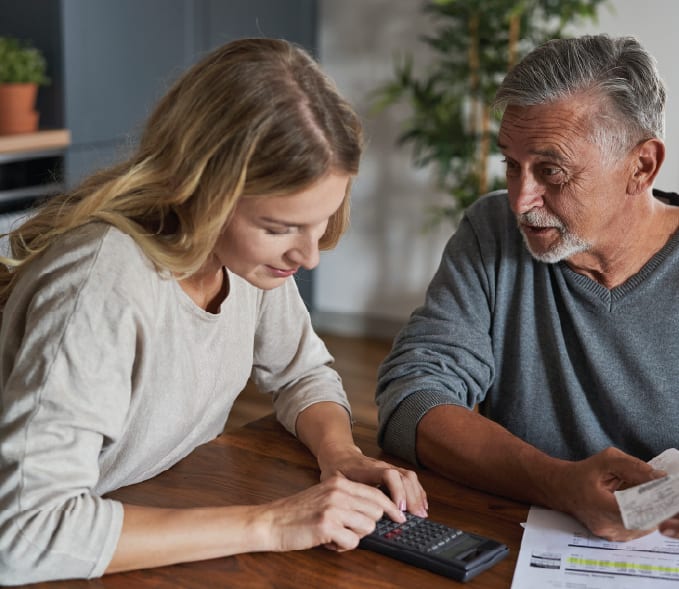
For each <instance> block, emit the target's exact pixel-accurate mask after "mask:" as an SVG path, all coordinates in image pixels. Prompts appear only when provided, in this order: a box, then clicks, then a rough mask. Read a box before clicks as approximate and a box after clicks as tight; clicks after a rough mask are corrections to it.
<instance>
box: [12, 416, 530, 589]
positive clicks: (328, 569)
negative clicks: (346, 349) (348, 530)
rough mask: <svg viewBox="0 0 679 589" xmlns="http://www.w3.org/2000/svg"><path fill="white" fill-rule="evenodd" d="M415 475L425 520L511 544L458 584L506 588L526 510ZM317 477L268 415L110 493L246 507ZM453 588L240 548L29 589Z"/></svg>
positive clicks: (369, 561) (363, 566)
mask: <svg viewBox="0 0 679 589" xmlns="http://www.w3.org/2000/svg"><path fill="white" fill-rule="evenodd" d="M354 436H355V439H356V442H357V443H358V445H359V446H360V447H361V449H362V450H363V451H364V453H365V454H366V455H368V456H374V457H383V456H382V454H381V451H380V449H379V447H378V446H377V444H376V442H375V427H374V426H366V425H361V424H356V425H355V427H354ZM389 460H390V461H392V462H395V463H398V461H395V460H393V459H391V458H389ZM398 464H403V463H398ZM403 465H404V466H405V464H403ZM420 480H421V481H422V484H423V485H424V487H425V489H426V490H427V495H428V499H429V517H430V518H431V519H433V520H436V521H441V522H444V523H448V524H450V525H453V526H456V527H459V528H462V529H464V530H467V531H470V532H476V533H478V534H481V535H484V536H489V537H491V538H494V539H496V540H499V541H501V542H504V543H505V544H507V546H509V549H510V554H509V556H508V557H507V558H505V559H504V560H503V561H501V562H500V563H498V564H496V565H495V566H494V567H493V568H492V569H490V570H487V571H484V572H483V573H481V574H480V575H479V576H478V577H476V578H474V579H472V580H471V581H469V582H467V583H465V584H464V586H466V587H470V588H478V589H482V588H483V589H508V588H509V587H510V585H511V580H512V575H513V573H514V567H515V565H516V558H517V556H518V552H519V545H520V542H521V535H522V528H521V526H520V523H521V522H524V521H525V520H526V517H527V513H528V506H526V505H524V504H521V503H517V502H515V501H511V500H509V499H504V498H501V497H496V496H494V495H489V494H485V493H481V492H478V491H474V490H471V489H469V488H466V487H463V486H461V485H457V484H455V483H453V482H451V481H448V480H446V479H444V478H442V477H440V476H438V475H436V474H434V473H431V472H428V471H422V472H421V473H420ZM316 482H318V469H317V467H316V462H315V459H314V458H313V456H311V454H310V453H309V452H308V450H306V448H305V447H304V446H303V445H302V444H300V443H299V442H298V441H296V440H295V439H294V438H293V437H292V436H291V435H290V434H288V433H287V432H286V431H285V430H284V429H283V428H282V427H281V426H280V425H279V424H278V423H277V422H276V421H275V420H274V418H273V417H271V416H269V417H265V418H263V419H260V420H258V421H254V422H252V423H250V424H248V425H246V426H244V427H242V428H240V429H237V430H235V431H233V432H230V433H227V434H224V435H222V436H221V437H219V438H217V439H216V440H213V441H212V442H210V443H208V444H205V445H204V446H201V447H199V448H198V449H196V450H195V451H194V452H193V454H191V455H190V456H189V457H187V458H185V459H184V460H183V461H181V462H180V463H179V464H177V465H175V466H174V467H173V468H171V469H170V470H168V471H166V472H164V473H163V474H161V475H159V476H158V477H156V478H154V479H152V480H149V481H145V482H143V483H140V484H137V485H133V486H130V487H126V488H124V489H120V490H118V491H116V492H114V493H112V494H111V496H112V497H115V498H117V499H120V500H122V501H126V502H129V503H136V504H141V505H154V506H159V507H195V506H209V505H233V504H245V503H250V504H252V503H263V502H266V501H269V500H272V499H276V498H279V497H284V496H287V495H291V494H292V493H295V492H297V491H301V490H302V489H305V488H307V487H309V486H311V485H313V484H314V483H316ZM455 586H460V587H462V585H461V584H458V583H456V582H455V581H453V580H451V579H448V578H446V577H442V576H440V575H436V574H434V573H430V572H428V571H424V570H421V569H418V568H415V567H412V566H409V565H405V564H402V563H400V562H398V561H395V560H393V559H390V558H387V557H385V556H382V555H379V554H376V553H374V552H370V551H366V550H362V549H357V550H353V551H350V552H344V553H336V552H332V551H330V550H326V549H324V548H315V549H313V550H305V551H298V552H286V553H254V554H243V555H238V556H231V557H226V558H219V559H214V560H209V561H202V562H194V563H187V564H181V565H174V566H167V567H161V568H156V569H146V570H141V571H133V572H129V573H120V574H115V575H107V576H105V577H103V578H101V579H95V580H92V581H63V582H51V583H37V584H33V585H28V586H26V587H32V588H38V587H40V588H43V589H58V588H68V589H78V588H86V587H97V588H103V587H105V588H110V589H136V588H168V589H169V588H177V587H179V588H182V589H212V588H222V587H225V588H226V587H228V588H236V587H246V588H248V589H257V588H267V589H268V588H281V589H287V588H290V589H308V588H315V587H322V588H323V589H331V588H336V587H338V588H351V589H357V588H361V589H363V588H387V587H413V588H417V589H419V588H426V589H432V588H437V587H448V588H450V587H455Z"/></svg>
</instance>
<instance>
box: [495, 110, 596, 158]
mask: <svg viewBox="0 0 679 589" xmlns="http://www.w3.org/2000/svg"><path fill="white" fill-rule="evenodd" d="M536 118H537V117H530V118H529V117H509V118H508V119H507V120H506V121H503V124H502V126H501V128H500V134H499V138H498V143H499V144H500V146H501V147H502V148H511V147H521V148H524V149H526V151H528V152H529V153H532V154H535V155H544V156H547V157H553V158H555V159H572V158H573V157H575V150H574V147H575V145H576V144H577V143H578V142H579V141H580V140H582V139H584V138H585V137H586V134H585V127H584V126H582V125H580V124H574V121H573V120H572V119H571V120H567V119H565V118H563V117H554V118H551V119H549V118H545V117H542V120H541V122H540V123H539V125H538V126H536V125H535V124H533V123H532V120H534V119H536ZM578 118H580V117H578ZM578 122H579V121H578ZM567 123H568V124H567ZM516 135H519V136H520V139H519V138H517V137H514V136H516ZM518 143H520V144H518Z"/></svg>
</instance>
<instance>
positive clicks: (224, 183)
mask: <svg viewBox="0 0 679 589" xmlns="http://www.w3.org/2000/svg"><path fill="white" fill-rule="evenodd" d="M361 148H362V134H361V125H360V122H359V120H358V117H357V116H356V114H355V113H354V111H353V110H352V108H351V107H350V106H349V104H348V103H347V102H346V101H345V100H344V99H343V98H342V97H341V96H340V95H339V94H338V92H337V89H336V88H335V86H334V84H333V83H332V81H331V80H330V79H329V78H328V77H327V76H325V75H324V74H323V73H322V72H321V71H320V69H319V67H318V65H317V64H316V63H315V61H314V60H313V59H312V58H311V57H310V56H309V54H307V53H306V52H305V51H304V50H302V49H300V48H298V47H296V46H294V45H292V44H290V43H288V42H286V41H283V40H277V39H264V38H259V39H240V40H237V41H233V42H231V43H227V44H226V45H224V46H222V47H220V48H219V49H217V50H215V51H213V52H212V53H210V54H208V55H207V56H206V57H205V58H204V59H203V60H201V61H200V62H199V63H197V64H196V65H194V66H193V67H192V68H190V69H189V70H188V71H187V72H186V73H185V74H184V75H183V76H182V77H181V78H180V79H179V80H178V81H177V82H176V83H175V84H174V85H173V86H172V88H171V89H170V90H169V91H168V93H167V94H166V95H165V96H164V97H163V98H162V99H161V100H160V102H159V103H158V104H157V106H156V108H155V110H154V112H153V113H152V114H151V116H150V118H149V120H148V121H147V124H146V126H145V129H144V132H143V134H142V137H141V139H140V143H139V147H138V149H137V150H136V152H135V153H134V154H133V155H132V156H131V157H130V158H129V159H128V160H127V161H125V162H123V163H120V164H118V165H115V166H113V167H110V168H108V169H105V170H102V171H99V172H97V173H95V174H93V175H92V176H90V177H89V178H88V179H86V180H85V181H84V182H83V183H82V184H81V185H80V186H79V187H77V188H76V189H75V190H73V191H72V192H70V193H68V194H64V195H60V196H57V197H54V198H52V199H50V200H48V201H47V202H46V203H45V204H43V205H42V206H40V207H39V208H37V210H36V212H35V214H34V215H33V216H31V217H30V218H29V219H28V220H27V221H26V222H25V223H24V224H23V225H21V226H20V227H18V228H17V229H16V230H13V231H12V232H11V233H9V234H8V236H9V243H10V248H11V256H10V257H8V258H3V259H2V260H1V261H2V262H4V265H2V264H0V308H4V305H5V303H6V301H7V299H8V298H9V295H10V294H11V292H12V289H13V287H14V285H15V283H16V281H17V280H18V278H19V277H20V276H21V274H22V273H23V272H25V271H26V269H27V268H28V267H29V266H30V262H31V261H32V260H33V259H35V258H36V256H38V255H39V254H40V253H41V252H43V251H44V250H45V249H47V248H48V247H49V246H50V245H52V244H53V243H54V242H55V240H56V239H58V238H59V237H60V236H61V235H63V234H64V233H66V232H68V231H71V230H73V229H75V228H77V227H80V226H82V225H84V224H86V223H90V222H92V221H103V222H106V223H109V224H111V225H113V226H115V227H117V228H118V229H119V230H121V231H123V232H124V233H127V234H129V235H130V236H131V237H132V238H133V239H134V240H135V241H136V242H137V243H138V245H139V246H140V247H141V249H142V250H143V251H144V253H145V254H146V255H147V256H148V258H149V259H150V260H151V261H152V262H153V263H154V265H155V266H156V268H157V269H158V270H159V271H164V272H169V273H172V274H174V275H177V276H178V277H186V276H190V275H191V274H193V273H195V272H196V271H198V269H199V268H200V267H201V266H202V265H203V264H204V262H205V261H206V260H207V258H208V256H209V255H210V253H211V252H212V250H213V247H214V244H215V242H216V240H217V238H218V236H219V234H220V232H221V231H222V229H223V227H224V226H225V225H226V223H227V222H228V220H229V218H230V215H231V213H232V211H233V210H234V208H235V205H236V203H237V202H238V200H239V199H240V198H244V197H247V196H251V195H257V196H267V195H285V194H292V193H295V192H299V191H300V190H301V189H303V188H305V187H308V186H309V185H310V184H313V183H314V182H316V181H318V180H320V179H321V178H322V177H323V176H325V175H326V174H328V173H330V172H337V173H346V174H349V175H355V174H356V173H357V172H358V165H359V159H360V155H361ZM348 192H349V188H347V194H346V195H345V198H344V201H343V203H342V205H341V206H340V208H339V209H338V210H337V212H336V213H335V214H334V215H333V216H332V217H331V218H330V220H329V222H328V227H327V230H326V232H325V235H324V236H323V237H322V238H321V241H320V243H319V246H320V247H321V248H322V249H329V248H332V247H334V245H335V244H336V243H337V241H338V240H339V238H340V236H341V235H342V233H343V232H344V231H345V229H346V227H347V225H348V219H349V195H348Z"/></svg>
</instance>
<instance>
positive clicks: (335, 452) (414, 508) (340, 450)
mask: <svg viewBox="0 0 679 589" xmlns="http://www.w3.org/2000/svg"><path fill="white" fill-rule="evenodd" d="M318 465H319V467H320V469H321V480H326V479H328V478H330V477H334V476H337V475H342V476H345V477H346V478H348V479H350V480H352V481H357V482H360V483H365V484H366V485H373V486H376V485H380V486H381V487H382V488H384V490H385V491H386V492H387V493H388V494H389V497H391V500H392V501H393V503H394V505H395V506H396V507H397V508H398V509H399V510H400V511H406V510H407V511H409V512H410V513H413V514H415V515H419V516H420V517H427V512H428V509H429V506H428V504H427V494H426V493H425V491H424V489H423V488H422V485H421V484H420V481H419V479H418V478H417V474H415V473H414V472H413V471H412V470H408V469H405V468H399V467H396V466H394V465H392V464H389V463H388V462H384V461H383V460H376V459H374V458H369V457H367V456H364V455H363V453H362V452H361V450H360V449H359V448H358V447H357V446H355V445H353V444H351V445H347V444H327V445H325V446H324V447H323V448H321V450H320V451H319V454H318ZM392 519H394V518H392Z"/></svg>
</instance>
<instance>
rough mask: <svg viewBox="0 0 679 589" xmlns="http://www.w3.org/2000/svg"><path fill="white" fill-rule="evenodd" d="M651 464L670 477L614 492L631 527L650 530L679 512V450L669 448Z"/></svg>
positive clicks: (650, 461) (626, 524) (623, 516)
mask: <svg viewBox="0 0 679 589" xmlns="http://www.w3.org/2000/svg"><path fill="white" fill-rule="evenodd" d="M648 463H649V464H650V465H651V466H653V467H654V468H656V469H658V470H664V471H665V472H667V473H668V476H666V477H664V478H662V479H657V480H655V481H649V482H648V483H644V484H642V485H637V486H636V487H631V488H629V489H625V490H623V491H616V492H615V498H616V500H617V502H618V507H619V508H620V514H621V515H622V523H623V524H624V526H625V527H626V528H627V529H628V530H649V529H651V528H654V527H655V526H657V525H658V524H659V523H660V522H661V521H663V520H666V519H668V518H670V517H672V516H674V515H676V514H677V513H679V450H677V449H676V448H669V449H668V450H665V451H664V452H662V453H661V454H658V456H656V457H655V458H653V459H652V460H649V462H648Z"/></svg>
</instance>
